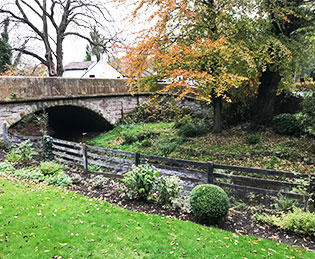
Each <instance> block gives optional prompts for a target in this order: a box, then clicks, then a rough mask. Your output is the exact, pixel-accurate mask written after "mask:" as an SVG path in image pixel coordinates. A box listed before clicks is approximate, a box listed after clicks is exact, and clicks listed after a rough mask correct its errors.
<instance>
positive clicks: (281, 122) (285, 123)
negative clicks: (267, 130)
mask: <svg viewBox="0 0 315 259" xmlns="http://www.w3.org/2000/svg"><path fill="white" fill-rule="evenodd" d="M272 128H273V130H274V131H275V132H276V133H279V134H282V135H300V134H301V133H302V128H301V124H300V122H299V121H298V119H297V118H296V117H295V115H293V114H290V113H283V114H279V115H277V116H275V117H274V118H273V120H272Z"/></svg>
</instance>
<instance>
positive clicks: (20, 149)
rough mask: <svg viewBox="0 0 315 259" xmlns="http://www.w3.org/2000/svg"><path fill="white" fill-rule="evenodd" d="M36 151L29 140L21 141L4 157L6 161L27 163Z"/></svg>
mask: <svg viewBox="0 0 315 259" xmlns="http://www.w3.org/2000/svg"><path fill="white" fill-rule="evenodd" d="M37 154H38V153H37V152H35V151H34V149H33V147H32V143H31V142H30V141H29V140H26V141H23V142H21V143H20V144H18V146H17V148H15V149H12V150H11V151H10V152H9V154H8V155H7V157H6V161H8V162H10V163H13V164H14V163H17V162H22V163H28V162H30V161H31V160H32V158H33V156H35V155H37Z"/></svg>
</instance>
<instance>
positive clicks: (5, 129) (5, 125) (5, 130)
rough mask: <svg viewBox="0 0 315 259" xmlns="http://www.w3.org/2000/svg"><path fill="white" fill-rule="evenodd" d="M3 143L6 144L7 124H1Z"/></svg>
mask: <svg viewBox="0 0 315 259" xmlns="http://www.w3.org/2000/svg"><path fill="white" fill-rule="evenodd" d="M3 142H4V143H5V144H6V143H7V142H8V127H7V123H6V122H5V123H3Z"/></svg>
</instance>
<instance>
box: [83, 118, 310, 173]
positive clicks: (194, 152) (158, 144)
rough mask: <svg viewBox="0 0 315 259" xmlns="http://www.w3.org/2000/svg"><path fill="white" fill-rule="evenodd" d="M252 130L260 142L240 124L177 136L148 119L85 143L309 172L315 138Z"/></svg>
mask: <svg viewBox="0 0 315 259" xmlns="http://www.w3.org/2000/svg"><path fill="white" fill-rule="evenodd" d="M150 132H151V133H153V134H151V135H150V134H148V133H150ZM255 134H256V135H259V136H260V142H259V143H258V144H255V145H250V144H247V143H246V141H245V140H244V138H245V136H247V135H249V133H248V132H246V131H245V130H244V128H243V126H238V127H234V128H231V129H229V130H225V131H223V132H222V133H220V134H211V133H209V134H207V135H205V136H201V137H197V138H186V139H184V138H182V137H180V136H178V134H177V130H176V129H174V128H173V124H172V123H148V124H137V125H120V126H118V127H116V128H114V129H113V130H111V131H109V132H107V133H104V134H101V135H100V136H98V137H96V138H94V139H91V140H89V141H88V142H87V143H88V144H89V145H94V146H100V147H106V148H111V149H119V150H123V151H131V152H140V153H145V154H155V155H161V156H168V157H177V158H183V159H190V160H201V161H213V162H216V163H222V164H230V165H239V166H248V167H259V168H265V169H275V170H285V171H293V172H299V173H310V171H311V170H312V169H313V168H314V157H315V139H312V138H308V137H299V138H298V137H286V136H280V135H277V134H275V133H273V132H272V131H266V132H257V133H255ZM130 135H138V136H140V139H139V140H136V141H133V142H130V143H128V142H127V143H126V141H124V140H125V138H126V136H127V137H128V136H130ZM141 136H142V138H141ZM143 136H144V137H145V138H146V139H147V140H143Z"/></svg>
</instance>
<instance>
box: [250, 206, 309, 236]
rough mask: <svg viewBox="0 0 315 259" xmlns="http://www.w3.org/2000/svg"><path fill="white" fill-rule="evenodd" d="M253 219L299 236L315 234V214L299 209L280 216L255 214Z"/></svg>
mask: <svg viewBox="0 0 315 259" xmlns="http://www.w3.org/2000/svg"><path fill="white" fill-rule="evenodd" d="M253 219H254V220H256V221H260V222H264V223H267V224H271V225H275V226H278V227H280V228H282V229H286V230H291V231H293V232H296V233H299V234H308V235H314V234H315V213H312V212H304V211H302V210H301V209H298V208H295V209H294V210H293V211H291V212H288V213H283V214H281V215H280V216H276V215H271V216H270V215H259V214H255V215H254V216H253Z"/></svg>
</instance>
